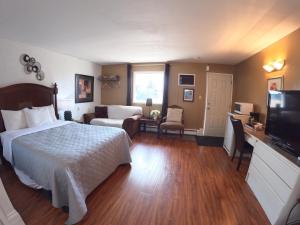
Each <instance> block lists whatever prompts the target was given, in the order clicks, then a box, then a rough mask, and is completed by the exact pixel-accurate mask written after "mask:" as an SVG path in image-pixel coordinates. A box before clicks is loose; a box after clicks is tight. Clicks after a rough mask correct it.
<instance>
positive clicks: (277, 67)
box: [272, 60, 284, 70]
mask: <svg viewBox="0 0 300 225" xmlns="http://www.w3.org/2000/svg"><path fill="white" fill-rule="evenodd" d="M272 64H273V67H274V68H275V70H281V69H282V68H283V66H284V60H277V61H275V62H273V63H272Z"/></svg>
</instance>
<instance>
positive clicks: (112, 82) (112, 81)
mask: <svg viewBox="0 0 300 225" xmlns="http://www.w3.org/2000/svg"><path fill="white" fill-rule="evenodd" d="M120 79H121V78H120V76H119V75H100V76H99V77H98V80H99V81H100V82H101V86H102V88H116V87H120Z"/></svg>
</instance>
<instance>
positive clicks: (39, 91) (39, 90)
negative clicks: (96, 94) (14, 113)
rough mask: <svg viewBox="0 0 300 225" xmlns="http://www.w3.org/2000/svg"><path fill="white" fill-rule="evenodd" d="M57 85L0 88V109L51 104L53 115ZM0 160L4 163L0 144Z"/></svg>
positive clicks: (0, 125)
mask: <svg viewBox="0 0 300 225" xmlns="http://www.w3.org/2000/svg"><path fill="white" fill-rule="evenodd" d="M57 92H58V91H57V85H56V83H55V84H54V85H53V86H52V87H46V86H43V85H39V84H30V83H23V84H14V85H11V86H7V87H2V88H0V109H4V110H20V109H23V108H26V107H29V108H30V107H33V106H36V107H39V106H47V105H51V104H53V106H54V111H55V115H56V117H57V118H58V111H57ZM3 131H5V126H4V122H3V118H2V115H1V113H0V132H3ZM0 159H1V160H2V162H5V160H4V158H3V153H2V145H1V143H0Z"/></svg>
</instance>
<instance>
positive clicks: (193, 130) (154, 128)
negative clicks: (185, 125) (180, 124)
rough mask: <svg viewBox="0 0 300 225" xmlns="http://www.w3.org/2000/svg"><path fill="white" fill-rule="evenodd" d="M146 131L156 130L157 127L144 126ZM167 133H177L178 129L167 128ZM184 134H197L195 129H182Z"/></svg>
mask: <svg viewBox="0 0 300 225" xmlns="http://www.w3.org/2000/svg"><path fill="white" fill-rule="evenodd" d="M146 131H147V132H148V131H150V132H155V133H156V132H157V127H154V126H146ZM168 134H179V131H172V130H168ZM184 134H186V135H197V129H184Z"/></svg>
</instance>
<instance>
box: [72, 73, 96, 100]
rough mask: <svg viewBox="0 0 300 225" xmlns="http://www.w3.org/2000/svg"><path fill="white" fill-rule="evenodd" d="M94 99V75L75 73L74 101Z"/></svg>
mask: <svg viewBox="0 0 300 225" xmlns="http://www.w3.org/2000/svg"><path fill="white" fill-rule="evenodd" d="M93 101H94V77H93V76H87V75H82V74H75V103H81V102H93Z"/></svg>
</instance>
